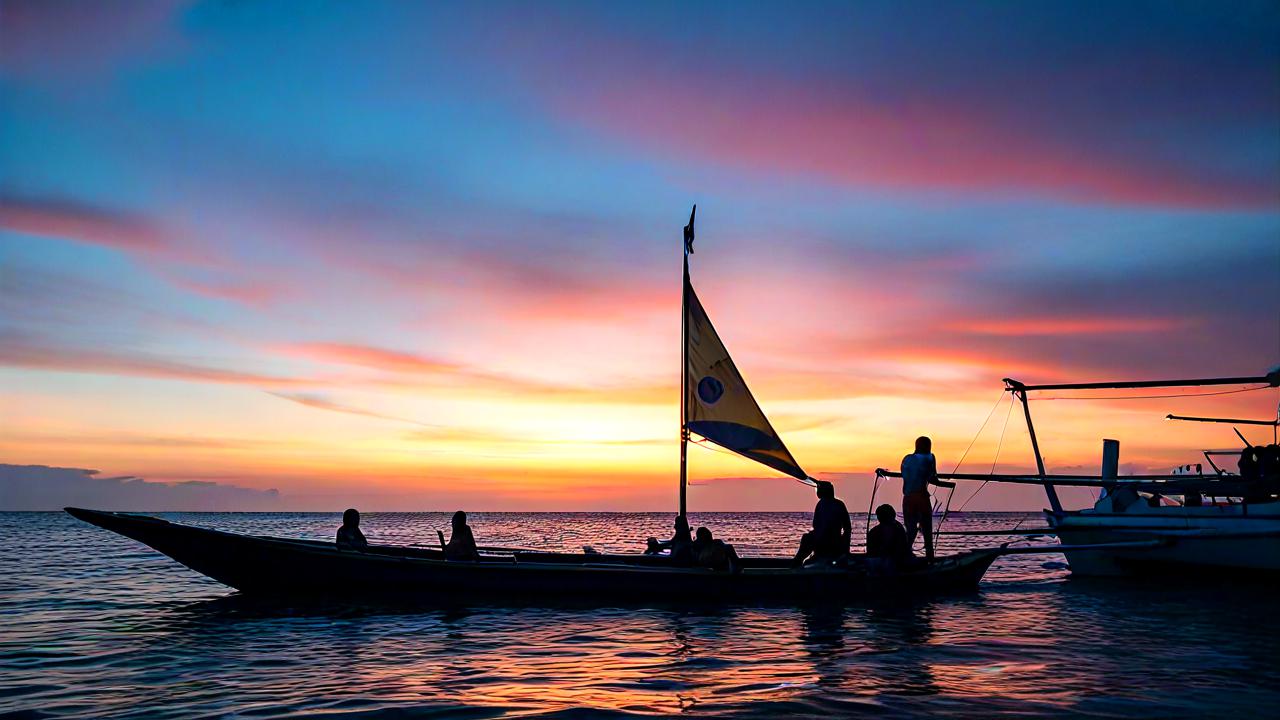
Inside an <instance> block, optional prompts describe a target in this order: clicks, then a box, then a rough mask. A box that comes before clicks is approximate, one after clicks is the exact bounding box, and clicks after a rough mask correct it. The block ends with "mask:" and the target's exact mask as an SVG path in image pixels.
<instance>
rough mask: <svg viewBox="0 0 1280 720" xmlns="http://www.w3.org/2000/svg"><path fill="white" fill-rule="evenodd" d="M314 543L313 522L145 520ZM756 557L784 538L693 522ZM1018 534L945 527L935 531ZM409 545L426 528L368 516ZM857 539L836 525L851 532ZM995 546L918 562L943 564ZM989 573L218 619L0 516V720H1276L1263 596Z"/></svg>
mask: <svg viewBox="0 0 1280 720" xmlns="http://www.w3.org/2000/svg"><path fill="white" fill-rule="evenodd" d="M163 516H164V517H166V518H168V519H170V520H175V521H180V522H186V523H191V524H196V525H203V526H207V527H216V528H221V529H226V530H232V531H239V532H249V533H255V534H270V535H280V536H290V537H311V538H325V539H328V538H331V537H332V533H333V531H334V529H335V528H336V527H337V525H338V524H340V523H339V518H338V516H337V515H336V514H335V515H326V514H312V513H272V514H266V513H264V514H257V513H168V514H164V515H163ZM670 519H671V518H670V516H669V515H657V514H603V513H566V514H555V513H475V514H473V515H472V516H471V523H472V526H473V527H474V528H475V529H476V533H477V536H478V537H479V540H480V542H481V544H487V545H514V546H525V547H540V548H557V549H560V548H563V549H578V548H580V547H581V546H582V545H584V544H590V545H593V546H594V547H596V548H598V549H601V550H623V549H630V550H635V549H637V548H639V547H640V544H641V543H642V542H643V538H645V537H646V536H648V535H663V534H665V530H666V528H667V527H668V525H669V522H670ZM692 519H693V522H694V524H695V525H708V526H710V527H712V528H713V529H714V530H715V531H716V532H717V535H718V536H722V537H724V538H725V539H726V540H729V541H731V542H734V543H735V544H736V545H737V546H738V547H739V549H740V551H746V552H754V553H758V554H779V552H778V549H779V548H784V547H785V548H790V547H792V546H793V543H794V542H795V539H796V537H797V536H798V535H799V533H800V532H801V531H802V530H803V529H804V526H805V525H806V523H807V517H806V516H805V515H803V514H795V513H712V514H701V515H697V514H695V515H694V516H693V517H692ZM1019 521H1022V523H1023V526H1024V527H1039V526H1042V524H1043V521H1041V520H1039V519H1038V518H1036V517H1035V516H1021V515H1009V514H969V515H967V516H965V517H963V518H959V519H956V520H953V521H950V522H949V523H948V529H954V530H961V529H986V528H993V527H1009V526H1012V525H1013V524H1015V523H1017V522H1019ZM362 525H363V527H364V529H365V532H366V534H367V535H369V537H370V540H372V541H375V542H383V543H394V544H415V543H420V544H428V545H433V544H434V543H435V531H436V529H437V528H446V527H447V526H448V517H447V515H445V514H442V513H386V514H378V513H369V514H367V515H365V518H364V522H363V523H362ZM855 525H856V526H857V529H856V531H855V532H856V534H858V535H861V521H860V520H855ZM1003 539H1007V538H992V537H964V538H944V542H947V543H948V544H949V546H950V547H951V548H959V547H962V546H966V545H968V546H974V545H990V544H992V543H994V542H997V541H999V540H1003ZM1062 560H1063V559H1062V557H1061V556H1058V555H1038V556H1037V555H1029V556H1017V557H1006V558H1002V559H1001V560H999V561H997V563H996V564H995V566H994V567H993V568H992V569H991V571H990V573H988V575H987V579H986V581H984V583H983V586H982V590H981V592H979V593H977V594H975V595H971V596H967V597H961V598H945V599H937V600H931V601H921V602H918V603H915V604H909V605H872V606H866V605H863V606H853V607H845V608H841V607H806V608H785V607H732V608H716V609H709V608H705V607H702V608H698V607H628V608H616V607H604V608H557V607H545V606H543V607H515V608H510V607H508V608H502V607H478V608H472V609H467V610H441V609H416V608H412V607H388V606H368V607H350V606H343V607H324V606H303V607H297V606H295V607H291V606H288V605H282V604H278V603H276V604H265V603H262V602H255V601H251V600H248V599H245V598H241V597H239V596H237V595H236V593H235V592H234V591H232V590H230V589H228V588H225V587H223V586H221V585H218V584H216V583H214V582H213V581H211V580H207V579H205V578H204V577H202V576H200V575H197V574H195V573H193V572H191V571H189V570H187V569H185V568H183V567H181V566H179V565H178V564H176V563H174V562H172V561H170V560H168V559H167V558H165V557H163V556H161V555H159V554H157V553H155V552H153V551H151V550H149V549H147V548H145V547H143V546H141V545H138V544H137V543H134V542H133V541H130V540H127V539H124V538H122V537H118V536H116V535H114V534H111V533H109V532H107V531H105V530H100V529H97V528H94V527H91V526H88V525H85V524H82V523H79V522H78V521H76V520H74V519H72V518H71V517H69V516H67V515H64V514H61V513H8V514H0V716H15V717H33V718H43V717H77V718H105V717H128V718H165V717H172V718H214V717H240V718H271V717H282V716H292V715H304V714H305V715H321V716H325V717H329V718H417V717H429V718H453V717H457V718H488V717H502V716H554V717H572V718H578V717H597V716H606V717H608V716H613V717H624V716H633V715H668V714H685V715H688V716H735V717H742V716H751V717H776V716H779V715H782V714H792V715H809V716H830V715H848V714H866V715H874V716H877V717H913V716H923V715H964V716H985V717H993V716H997V715H1002V716H1008V717H1027V716H1062V717H1066V716H1092V717H1116V718H1119V717H1135V716H1139V717H1162V718H1163V717H1204V716H1234V717H1236V718H1242V717H1276V715H1275V713H1276V708H1277V707H1280V658H1278V656H1277V651H1280V615H1277V613H1276V610H1277V608H1278V605H1277V602H1276V601H1277V596H1276V591H1275V590H1274V589H1271V588H1266V587H1256V586H1255V587H1248V586H1245V587H1232V586H1230V585H1227V584H1213V585H1211V586H1200V587H1196V586H1192V587H1185V586H1184V587H1180V588H1177V589H1169V588H1155V587H1149V586H1144V585H1141V584H1134V583H1120V584H1117V583H1102V584H1100V583H1097V582H1086V581H1082V580H1079V579H1076V580H1071V579H1069V577H1068V573H1067V572H1066V571H1065V569H1064V567H1063V564H1062Z"/></svg>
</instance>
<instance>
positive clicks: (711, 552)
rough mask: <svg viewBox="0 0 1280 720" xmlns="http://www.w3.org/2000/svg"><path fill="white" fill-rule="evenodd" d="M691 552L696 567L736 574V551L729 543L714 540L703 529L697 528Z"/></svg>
mask: <svg viewBox="0 0 1280 720" xmlns="http://www.w3.org/2000/svg"><path fill="white" fill-rule="evenodd" d="M692 550H693V562H694V564H696V565H697V566H698V567H706V568H711V569H713V570H728V571H730V572H737V571H738V569H739V559H738V551H737V550H735V549H734V548H733V546H732V545H730V544H729V543H727V542H725V541H723V540H716V539H715V538H714V537H712V536H711V531H710V530H709V529H707V528H705V527H700V528H698V533H697V537H696V538H694V541H693V547H692Z"/></svg>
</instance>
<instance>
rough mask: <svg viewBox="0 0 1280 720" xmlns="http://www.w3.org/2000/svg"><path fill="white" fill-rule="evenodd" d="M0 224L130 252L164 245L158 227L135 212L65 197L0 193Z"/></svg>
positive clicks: (29, 232) (22, 230)
mask: <svg viewBox="0 0 1280 720" xmlns="http://www.w3.org/2000/svg"><path fill="white" fill-rule="evenodd" d="M0 228H3V229H6V230H12V231H15V232H20V233H26V234H29V235H39V236H42V237H50V238H59V239H63V240H74V241H76V242H82V243H88V244H91V245H101V246H103V247H109V248H115V249H118V250H129V251H134V252H151V251H156V250H160V249H162V248H164V247H166V246H167V242H166V240H165V238H164V234H163V233H162V231H161V230H160V228H159V227H157V226H156V225H154V224H153V223H151V222H150V221H148V220H146V219H145V218H143V217H141V216H139V215H134V214H131V213H126V212H121V211H118V210H110V209H106V208H101V207H95V206H92V205H87V204H84V203H78V202H72V201H67V200H55V199H48V198H41V199H33V198H20V197H13V196H0Z"/></svg>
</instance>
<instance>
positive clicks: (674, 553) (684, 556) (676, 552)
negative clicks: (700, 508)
mask: <svg viewBox="0 0 1280 720" xmlns="http://www.w3.org/2000/svg"><path fill="white" fill-rule="evenodd" d="M692 547H693V536H692V535H690V534H689V521H688V520H686V519H685V517H684V516H683V515H677V516H676V522H675V534H674V535H672V536H671V539H670V540H665V541H662V542H659V541H658V539H657V538H649V540H648V547H647V548H645V551H644V554H645V555H657V554H658V553H660V552H662V551H663V550H667V549H670V550H671V560H672V561H673V562H675V563H678V564H688V563H690V562H692V560H693V553H692Z"/></svg>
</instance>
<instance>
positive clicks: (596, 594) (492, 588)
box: [67, 207, 1025, 603]
mask: <svg viewBox="0 0 1280 720" xmlns="http://www.w3.org/2000/svg"><path fill="white" fill-rule="evenodd" d="M694 210H695V212H696V210H697V208H696V207H695V208H694ZM693 221H694V216H693V214H690V216H689V224H688V225H687V226H685V228H684V289H683V300H682V303H681V305H682V322H681V336H682V342H683V352H682V367H681V378H680V380H681V397H682V401H681V407H680V428H681V432H680V501H679V504H680V514H681V515H685V509H686V492H685V489H686V487H687V485H688V482H687V463H688V459H687V458H688V455H687V447H688V442H689V439H690V436H691V434H697V435H699V436H701V437H702V438H703V439H705V440H706V441H708V442H712V443H715V444H716V445H719V446H721V447H723V448H725V449H728V450H730V451H732V452H735V453H738V454H740V455H742V456H744V457H746V458H748V459H751V460H755V461H756V462H759V463H761V464H763V465H766V466H768V467H770V468H772V469H774V470H777V471H780V472H782V473H784V474H786V475H790V476H792V477H794V478H796V479H797V480H800V481H802V482H807V483H813V482H814V481H813V479H812V478H810V477H809V476H808V474H806V473H805V472H804V470H802V469H801V468H800V466H799V465H798V464H797V463H796V460H795V458H794V457H792V455H791V453H790V451H788V450H787V448H786V446H785V445H783V443H782V440H781V438H779V437H778V434H777V433H776V432H775V431H774V429H773V427H772V426H771V425H770V423H769V421H768V419H767V418H766V417H765V415H764V413H763V411H762V410H761V409H760V406H759V404H758V403H757V402H756V400H755V398H754V397H753V396H752V395H751V391H750V390H749V389H748V388H747V385H746V382H745V381H744V380H743V378H742V375H741V374H740V373H739V372H738V370H737V368H736V367H735V366H734V363H733V360H732V359H731V358H730V357H729V353H728V351H727V350H726V349H725V347H724V344H723V342H721V340H720V337H719V335H718V334H717V333H716V331H715V328H714V327H713V326H712V324H711V320H710V318H709V317H708V316H707V314H706V311H705V310H704V309H703V307H702V304H701V302H700V301H699V300H698V297H697V295H696V294H695V293H694V290H693V286H692V284H691V283H690V281H689V255H690V254H691V253H692V252H693ZM67 512H68V513H70V514H71V515H73V516H74V517H76V518H79V519H80V520H83V521H85V522H88V523H92V524H94V525H97V526H98V527H101V528H105V529H107V530H110V531H112V532H116V533H119V534H121V535H124V536H125V537H129V538H132V539H134V540H136V541H138V542H141V543H143V544H145V545H147V546H149V547H151V548H153V549H155V550H157V551H159V552H161V553H163V554H165V555H167V556H169V557H171V558H173V559H174V560H177V561H178V562H180V563H182V564H183V565H185V566H187V567H189V568H191V569H192V570H195V571H196V572H198V573H201V574H203V575H207V576H208V577H211V578H213V579H214V580H217V581H218V582H221V583H223V584H225V585H228V586H230V587H233V588H236V589H238V590H240V591H242V592H245V593H255V594H289V595H298V594H302V595H308V596H316V595H322V596H328V595H336V594H342V593H343V592H353V593H359V594H361V595H370V594H377V595H383V594H388V593H390V594H400V595H405V596H407V597H409V598H411V599H412V600H413V601H414V602H423V603H449V602H455V601H458V600H461V599H464V598H467V599H470V598H480V599H484V600H488V601H498V602H519V601H522V600H524V599H525V598H548V597H550V598H558V599H571V600H574V601H578V602H582V601H587V602H592V601H595V600H596V599H601V600H603V599H609V600H611V601H613V600H618V599H622V600H645V601H676V600H680V601H690V600H696V601H704V600H713V601H728V602H740V601H741V602H752V601H762V600H781V601H786V602H813V601H823V602H844V601H848V600H853V599H856V598H859V597H865V596H867V595H874V594H882V593H910V594H929V593H940V592H960V591H973V590H976V589H977V587H978V583H979V581H981V579H982V576H983V574H984V573H985V572H986V571H987V568H988V567H990V566H991V563H992V562H993V561H994V560H995V559H996V558H997V557H999V556H1000V555H1002V554H1007V553H1009V552H1022V551H1025V549H1019V550H1013V549H1006V548H991V549H986V550H973V551H969V552H964V553H959V554H956V555H952V556H949V557H939V558H937V559H936V560H935V562H933V563H932V564H928V565H926V564H924V563H921V564H920V565H919V566H914V567H912V568H909V569H904V570H902V571H900V572H896V573H891V574H877V573H871V572H869V570H868V567H867V563H866V561H865V558H863V557H862V556H860V555H853V554H851V555H849V556H848V557H846V558H841V559H839V560H838V561H824V562H815V563H811V564H809V565H806V566H804V567H799V568H794V567H791V562H790V561H789V560H788V559H785V558H742V560H741V565H740V567H739V568H738V569H737V571H736V572H732V571H728V570H713V569H709V568H701V567H682V566H678V565H676V564H674V563H673V562H672V561H671V559H670V558H668V557H664V556H655V555H638V554H637V555H602V554H575V553H551V552H530V551H512V552H502V553H497V554H482V556H481V558H480V560H478V561H453V560H446V559H445V558H444V556H443V553H442V552H441V551H439V550H434V549H423V548H411V547H398V546H370V547H369V548H368V549H366V550H359V551H357V550H342V549H339V548H338V547H337V546H336V545H335V544H333V543H327V542H319V541H311V540H288V539H281V538H271V537H260V536H248V535H239V534H235V533H228V532H222V531H218V530H210V529H204V528H197V527H191V526H188V525H181V524H177V523H170V522H168V521H165V520H162V519H158V518H153V517H147V516H141V515H131V514H125V513H109V512H100V511H96V510H84V509H79V508H67Z"/></svg>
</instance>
